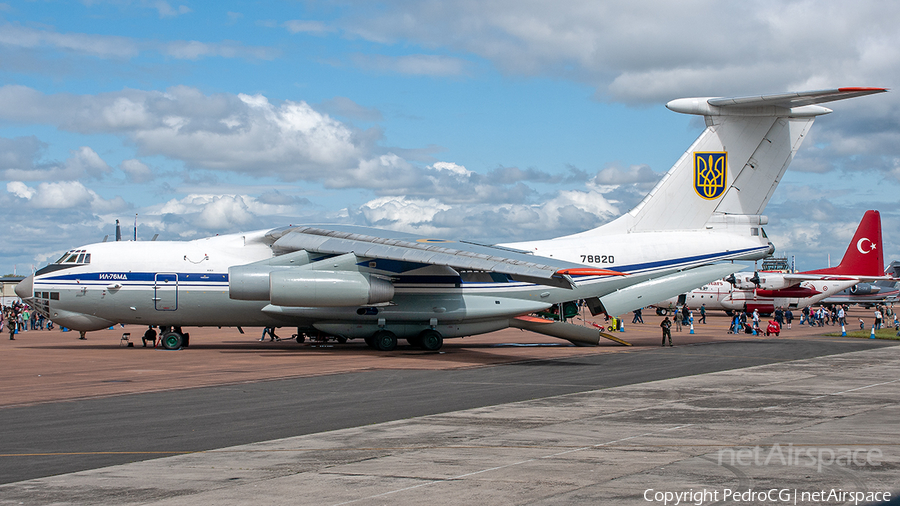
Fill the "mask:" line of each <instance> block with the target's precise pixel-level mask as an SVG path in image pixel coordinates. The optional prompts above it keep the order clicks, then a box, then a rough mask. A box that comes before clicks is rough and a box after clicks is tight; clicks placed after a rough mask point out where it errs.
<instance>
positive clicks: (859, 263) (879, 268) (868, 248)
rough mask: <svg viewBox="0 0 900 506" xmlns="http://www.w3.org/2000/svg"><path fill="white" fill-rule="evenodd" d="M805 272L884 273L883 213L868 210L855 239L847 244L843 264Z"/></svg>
mask: <svg viewBox="0 0 900 506" xmlns="http://www.w3.org/2000/svg"><path fill="white" fill-rule="evenodd" d="M804 274H833V275H840V276H882V275H884V253H882V248H881V214H879V213H878V211H866V214H865V215H863V219H862V221H860V222H859V227H857V228H856V234H854V235H853V240H852V241H850V245H849V246H847V251H846V252H845V253H844V258H842V259H841V264H840V265H838V266H837V267H832V268H830V269H819V270H817V271H808V272H806V273H804Z"/></svg>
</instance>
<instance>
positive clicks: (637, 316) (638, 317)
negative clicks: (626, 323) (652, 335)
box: [631, 308, 644, 323]
mask: <svg viewBox="0 0 900 506" xmlns="http://www.w3.org/2000/svg"><path fill="white" fill-rule="evenodd" d="M641 309H642V308H637V309H635V310H634V311H632V312H633V313H634V318H632V319H631V323H644V317H643V316H642V315H641Z"/></svg>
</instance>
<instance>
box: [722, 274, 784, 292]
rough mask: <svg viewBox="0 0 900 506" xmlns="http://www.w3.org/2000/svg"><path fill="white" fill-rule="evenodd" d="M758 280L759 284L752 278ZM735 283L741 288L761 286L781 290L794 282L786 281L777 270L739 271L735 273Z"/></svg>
mask: <svg viewBox="0 0 900 506" xmlns="http://www.w3.org/2000/svg"><path fill="white" fill-rule="evenodd" d="M755 277H756V278H757V279H758V280H759V285H757V284H756V283H754V278H755ZM735 278H737V279H736V281H737V283H736V284H735V286H736V287H737V288H740V289H741V290H753V289H754V288H762V289H764V290H781V289H784V288H788V287H791V286H793V285H794V284H796V282H795V281H788V280H786V279H784V276H783V275H782V274H781V273H778V272H758V273H757V272H740V273H737V274H735Z"/></svg>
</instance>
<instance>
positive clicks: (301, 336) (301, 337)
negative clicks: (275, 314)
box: [297, 334, 306, 344]
mask: <svg viewBox="0 0 900 506" xmlns="http://www.w3.org/2000/svg"><path fill="white" fill-rule="evenodd" d="M305 342H306V334H297V343H299V344H303V343H305Z"/></svg>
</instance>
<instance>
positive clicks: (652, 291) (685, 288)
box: [600, 264, 735, 316]
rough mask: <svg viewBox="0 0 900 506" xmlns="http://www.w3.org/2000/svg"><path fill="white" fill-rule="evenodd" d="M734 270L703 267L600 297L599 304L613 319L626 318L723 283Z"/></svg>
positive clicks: (709, 266)
mask: <svg viewBox="0 0 900 506" xmlns="http://www.w3.org/2000/svg"><path fill="white" fill-rule="evenodd" d="M734 268H735V266H734V264H713V265H703V266H700V267H697V268H695V269H690V270H687V271H682V272H676V273H675V274H669V275H668V276H663V277H660V278H656V279H651V280H648V281H644V282H643V283H638V284H636V285H631V286H629V287H627V288H623V289H621V290H617V291H615V292H613V293H611V294H609V295H605V296H603V297H600V302H601V303H602V304H603V308H604V309H605V310H606V314H608V315H610V316H617V315H621V314H625V313H628V312H629V311H634V310H635V309H638V308H642V307H646V306H649V305H651V304H655V303H657V302H659V301H661V300H666V299H668V298H670V297H674V296H676V295H678V294H682V293H685V292H689V291H691V290H693V289H694V288H697V287H698V286H703V285H705V284H707V283H709V282H711V281H715V280H717V279H721V278H723V277H724V276H727V275H728V274H731V273H733V272H734Z"/></svg>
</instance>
